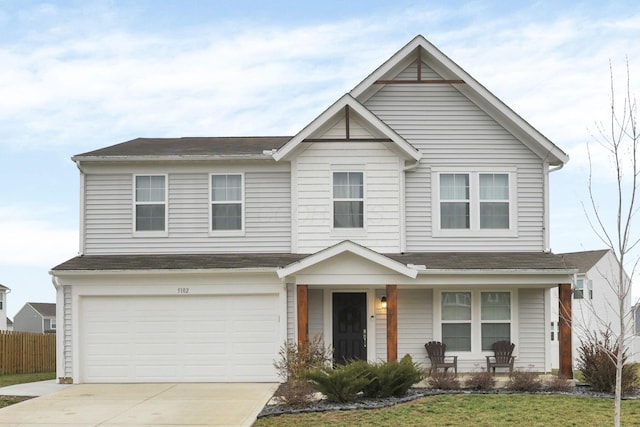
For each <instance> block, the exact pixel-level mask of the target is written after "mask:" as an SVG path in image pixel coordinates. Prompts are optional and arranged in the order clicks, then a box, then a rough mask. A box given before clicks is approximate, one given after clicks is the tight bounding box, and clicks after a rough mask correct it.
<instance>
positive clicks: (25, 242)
mask: <svg viewBox="0 0 640 427" xmlns="http://www.w3.org/2000/svg"><path fill="white" fill-rule="evenodd" d="M0 235H1V236H2V245H0V266H3V265H4V266H12V267H14V266H16V265H18V266H23V267H40V268H46V269H48V268H51V267H53V266H54V265H57V264H59V263H60V262H62V261H64V260H65V259H69V258H71V257H73V256H75V255H76V254H77V253H78V231H77V230H76V229H64V228H56V226H55V225H54V224H50V223H48V222H46V221H44V220H41V219H32V218H30V215H28V214H26V213H25V212H24V211H23V210H22V209H19V208H11V207H3V208H1V209H0Z"/></svg>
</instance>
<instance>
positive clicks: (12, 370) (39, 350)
mask: <svg viewBox="0 0 640 427" xmlns="http://www.w3.org/2000/svg"><path fill="white" fill-rule="evenodd" d="M55 370H56V334H39V333H33V332H11V331H0V375H4V374H24V373H33V372H54V371H55Z"/></svg>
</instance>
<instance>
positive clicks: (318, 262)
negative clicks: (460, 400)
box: [279, 242, 572, 378]
mask: <svg viewBox="0 0 640 427" xmlns="http://www.w3.org/2000/svg"><path fill="white" fill-rule="evenodd" d="M536 255H538V254H536ZM543 255H546V254H543ZM451 256H453V257H456V258H460V257H461V258H462V259H465V258H466V259H467V262H466V264H465V263H464V262H461V261H460V259H456V260H452V261H451V260H450V261H449V262H453V263H455V264H456V265H457V266H458V268H454V269H442V268H428V267H427V265H425V264H415V263H411V262H406V263H405V262H403V261H411V260H418V259H419V260H422V261H423V262H425V261H428V262H429V263H431V264H433V265H434V266H435V264H439V265H440V266H446V265H447V264H446V263H444V262H443V259H444V258H446V256H445V255H444V254H435V253H434V254H420V255H417V254H414V255H412V256H411V258H409V256H408V255H405V254H401V255H381V254H377V253H375V252H373V251H370V250H369V249H367V248H364V247H362V246H359V245H356V244H353V243H351V242H343V243H341V244H340V245H336V246H334V247H332V248H329V249H327V250H325V251H321V252H319V253H317V254H314V255H311V256H309V257H307V258H305V259H303V260H302V261H299V262H296V263H294V264H291V265H289V266H287V267H285V268H283V269H281V270H279V275H280V277H281V278H283V279H285V280H286V283H287V310H288V330H287V335H288V338H289V339H291V340H296V341H297V342H298V343H299V344H304V343H305V342H307V341H308V340H309V339H310V338H311V337H312V336H313V335H315V334H318V333H320V334H322V335H323V337H324V340H325V343H326V344H327V345H330V346H331V347H332V348H333V349H334V357H335V358H336V360H338V361H340V360H345V359H347V360H348V359H352V358H355V359H366V360H370V361H379V360H386V361H396V360H398V359H399V358H401V357H402V356H404V355H405V354H410V355H411V356H412V357H413V359H414V360H415V361H417V362H420V363H423V364H424V365H425V367H426V366H428V364H429V362H428V359H427V358H426V351H425V350H424V344H425V343H426V342H428V341H431V340H437V341H443V342H445V343H449V344H448V345H449V347H451V348H452V350H451V354H455V355H458V360H459V362H458V363H459V370H460V371H461V372H473V371H478V370H480V369H482V367H483V366H484V364H485V356H486V355H489V354H492V353H491V352H490V351H488V348H487V345H488V344H487V343H490V342H491V340H492V339H495V340H497V339H498V337H500V338H505V334H506V338H508V339H509V340H510V341H512V342H514V343H515V344H516V350H515V354H516V356H517V358H516V368H520V369H526V370H534V371H537V372H548V371H549V370H550V353H549V351H550V345H549V343H550V339H549V337H550V325H549V322H548V321H547V319H548V318H549V317H548V313H549V309H550V292H549V291H550V289H551V288H553V287H558V288H559V290H560V295H561V298H560V306H561V307H560V308H561V312H562V313H563V316H562V322H561V325H560V360H561V361H562V364H561V370H560V375H562V376H564V377H566V378H572V366H571V360H572V359H571V341H570V340H571V329H570V327H571V326H570V318H571V317H570V310H571V285H570V274H571V273H569V271H567V270H566V269H559V268H555V269H546V270H545V269H537V270H532V269H530V268H528V269H526V270H524V269H521V271H517V269H514V268H513V265H512V266H511V267H510V268H508V269H507V268H503V269H498V268H495V267H497V266H493V268H491V269H477V268H464V267H465V266H469V267H474V266H475V264H474V263H477V262H481V261H482V260H481V259H479V258H483V255H478V254H451ZM403 258H404V259H403ZM520 258H522V259H521V260H520V261H521V263H522V261H523V260H524V258H526V259H527V260H528V262H531V261H532V260H531V259H530V258H531V257H524V258H523V257H522V256H521V257H520ZM538 262H540V260H538ZM456 305H457V306H458V307H456ZM496 310H497V311H496ZM490 312H496V313H500V314H499V315H498V316H497V317H496V316H494V317H492V316H491V315H490V314H487V313H490ZM496 319H497V320H496ZM456 334H457V335H456ZM501 334H502V335H501ZM448 353H449V351H448Z"/></svg>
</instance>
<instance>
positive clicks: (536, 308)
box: [515, 289, 547, 370]
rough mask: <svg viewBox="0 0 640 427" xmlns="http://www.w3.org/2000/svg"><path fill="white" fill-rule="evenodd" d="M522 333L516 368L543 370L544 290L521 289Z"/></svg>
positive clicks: (519, 309)
mask: <svg viewBox="0 0 640 427" xmlns="http://www.w3.org/2000/svg"><path fill="white" fill-rule="evenodd" d="M518 312H519V319H518V321H519V325H520V333H519V335H518V344H517V348H516V353H517V355H518V357H517V358H516V364H515V366H516V367H517V368H519V369H525V370H526V369H531V367H532V366H534V367H535V369H534V370H543V369H544V366H545V348H546V347H545V342H546V340H545V325H546V322H547V320H546V319H545V307H544V289H521V290H520V291H519V301H518Z"/></svg>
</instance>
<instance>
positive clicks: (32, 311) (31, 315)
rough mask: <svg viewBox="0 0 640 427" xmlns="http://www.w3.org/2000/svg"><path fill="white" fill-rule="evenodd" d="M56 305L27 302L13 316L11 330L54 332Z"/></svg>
mask: <svg viewBox="0 0 640 427" xmlns="http://www.w3.org/2000/svg"><path fill="white" fill-rule="evenodd" d="M56 320H57V317H56V305H55V304H53V303H50V302H28V303H26V304H25V305H23V306H22V308H21V309H20V310H19V311H18V312H17V313H16V315H15V316H14V317H13V330H14V331H20V332H41V333H45V332H46V333H54V332H56Z"/></svg>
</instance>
